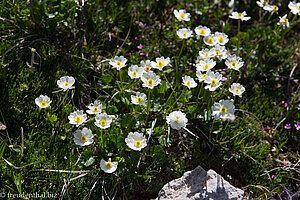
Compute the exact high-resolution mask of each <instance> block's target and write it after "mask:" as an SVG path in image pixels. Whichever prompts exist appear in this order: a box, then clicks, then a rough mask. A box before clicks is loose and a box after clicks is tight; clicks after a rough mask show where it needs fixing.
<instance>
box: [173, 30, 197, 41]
mask: <svg viewBox="0 0 300 200" xmlns="http://www.w3.org/2000/svg"><path fill="white" fill-rule="evenodd" d="M176 33H177V35H178V37H179V38H180V39H187V38H189V37H192V36H193V35H192V34H193V31H192V30H190V29H187V28H181V29H178V30H177V31H176Z"/></svg>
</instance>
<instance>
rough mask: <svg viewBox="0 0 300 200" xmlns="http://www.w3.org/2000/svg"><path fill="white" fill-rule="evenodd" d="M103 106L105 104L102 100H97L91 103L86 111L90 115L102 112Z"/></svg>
mask: <svg viewBox="0 0 300 200" xmlns="http://www.w3.org/2000/svg"><path fill="white" fill-rule="evenodd" d="M102 107H103V105H102V104H101V103H100V101H98V100H96V101H95V102H94V103H91V104H90V105H89V106H88V109H89V110H87V111H86V112H87V113H88V114H90V115H95V114H98V113H101V111H102Z"/></svg>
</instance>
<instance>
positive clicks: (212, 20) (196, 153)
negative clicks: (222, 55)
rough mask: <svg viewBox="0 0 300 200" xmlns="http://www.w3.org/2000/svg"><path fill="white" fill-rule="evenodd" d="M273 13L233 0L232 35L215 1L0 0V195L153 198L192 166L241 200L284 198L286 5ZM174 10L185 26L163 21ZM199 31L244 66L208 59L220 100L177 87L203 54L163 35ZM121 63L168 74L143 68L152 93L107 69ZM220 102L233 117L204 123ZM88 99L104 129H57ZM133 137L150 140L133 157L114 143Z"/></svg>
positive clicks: (295, 143)
mask: <svg viewBox="0 0 300 200" xmlns="http://www.w3.org/2000/svg"><path fill="white" fill-rule="evenodd" d="M274 3H275V4H276V3H278V5H279V7H280V8H279V11H278V14H277V13H274V14H273V15H271V14H270V13H268V12H267V11H264V10H262V9H260V8H259V7H258V6H257V5H256V3H255V1H250V0H249V1H245V2H236V4H235V9H234V10H238V11H243V10H246V11H247V14H248V15H249V16H251V20H249V21H245V22H244V21H242V22H241V24H240V25H241V27H240V33H239V34H237V33H238V22H237V20H233V19H230V18H228V16H229V15H230V13H231V12H232V9H231V8H229V7H228V4H227V3H226V1H219V2H218V3H213V2H212V1H204V0H203V1H196V2H194V1H177V2H176V1H175V2H173V1H168V0H166V1H156V2H152V1H130V2H125V1H124V2H123V1H112V0H111V1H100V0H96V1H89V2H88V4H86V5H84V6H79V5H77V4H76V3H75V2H74V1H71V0H68V1H61V2H57V1H50V0H47V1H42V2H37V1H19V0H16V1H14V2H10V1H4V2H2V3H1V8H0V10H1V13H2V14H1V18H0V19H1V24H0V25H1V26H0V30H1V44H0V55H1V65H0V67H1V70H0V71H1V72H0V78H1V81H0V83H1V88H2V89H1V101H0V108H1V109H0V111H1V118H0V121H1V122H2V123H3V124H4V125H6V127H7V129H4V130H0V137H1V142H0V158H1V162H0V168H1V175H0V176H1V181H0V182H1V183H0V186H1V188H3V190H2V191H1V192H4V193H5V194H6V195H8V194H22V193H23V192H24V193H25V194H33V193H35V192H37V193H39V194H42V193H43V192H46V193H47V192H48V193H49V194H56V195H57V196H60V197H61V198H66V199H98V198H104V199H114V198H115V199H154V198H156V197H157V194H158V192H159V190H160V189H161V188H162V187H163V185H164V184H166V183H167V182H168V181H170V180H173V179H175V178H178V177H180V176H182V175H183V173H184V172H185V171H188V170H192V169H194V168H195V167H197V166H198V165H201V166H202V167H203V168H204V169H206V170H208V169H214V170H215V171H216V172H217V173H219V174H221V175H222V176H223V177H224V178H225V179H226V180H228V181H229V182H230V183H232V184H233V185H234V186H236V187H239V188H242V189H243V190H244V191H245V196H246V197H247V198H249V199H270V198H271V196H270V194H271V192H280V191H281V187H280V185H279V184H284V185H285V186H286V187H287V188H288V189H290V190H291V191H292V192H297V190H299V189H298V188H299V186H300V180H299V173H300V172H299V167H298V166H299V130H296V127H295V126H294V125H295V124H299V119H300V118H299V112H297V111H298V110H299V83H298V77H297V74H299V73H298V72H299V70H298V69H297V62H298V57H299V50H298V46H299V42H298V40H297V39H298V38H299V33H298V31H297V30H298V29H299V23H298V22H299V17H298V16H295V15H293V14H291V13H290V10H289V9H288V6H287V4H288V3H287V2H282V3H281V5H280V4H279V3H280V2H274ZM174 9H186V10H187V12H189V13H191V20H190V21H188V22H180V21H178V20H176V18H175V16H174V14H173V11H174ZM199 12H201V13H202V14H197V13H199ZM286 13H288V19H289V21H290V28H287V29H282V27H280V26H279V25H277V22H278V21H279V18H278V16H283V15H284V14H286ZM198 25H204V26H207V27H209V28H210V29H211V30H212V32H216V31H219V32H224V33H226V34H227V35H228V37H229V42H228V43H227V44H226V48H227V50H228V52H230V53H231V54H237V53H238V52H239V56H240V57H241V58H242V59H243V61H244V62H245V64H244V66H243V67H242V68H241V70H240V71H234V70H231V71H230V70H229V69H228V68H227V67H226V65H225V64H224V60H223V61H219V60H218V59H216V61H217V65H216V67H215V68H214V71H218V72H220V73H221V74H223V76H226V77H227V80H228V81H226V82H225V83H226V84H225V83H224V84H223V85H224V86H223V87H222V86H221V87H222V90H221V89H218V90H216V91H214V92H210V91H208V90H206V89H204V87H205V84H202V86H201V83H199V82H198V81H197V82H198V86H197V87H196V88H192V89H188V88H186V87H185V86H183V85H182V83H181V81H182V78H181V77H183V76H184V75H189V76H191V77H193V78H196V73H195V72H196V70H195V69H196V67H195V62H196V59H197V56H198V52H199V51H200V50H201V49H204V48H207V45H205V44H204V43H203V42H202V39H197V38H196V37H193V38H190V39H187V40H182V39H179V38H178V37H177V35H176V30H178V29H179V28H182V27H187V28H190V29H194V28H195V27H196V26H198ZM140 44H142V45H143V48H142V49H141V48H137V47H138V46H140ZM121 55H122V56H124V57H125V58H127V59H128V61H127V67H129V66H130V65H135V64H136V65H139V64H140V61H141V60H151V61H154V60H155V58H158V57H161V56H164V57H165V58H166V57H169V58H170V60H171V63H170V64H171V66H167V67H165V68H164V69H163V71H160V70H155V69H153V71H154V72H155V73H156V74H157V75H159V76H160V79H161V84H160V85H158V86H156V87H154V88H153V89H147V88H145V87H142V82H141V81H140V80H133V79H130V77H129V76H128V74H127V67H125V68H122V69H121V70H120V71H118V70H116V69H113V68H112V67H111V66H110V65H109V64H108V61H107V59H112V58H113V57H114V56H121ZM66 75H68V76H73V77H74V78H75V89H72V90H68V91H65V92H63V91H58V90H59V88H58V86H57V83H56V81H57V80H58V79H59V78H60V77H62V76H66ZM230 78H231V79H230ZM234 82H238V83H241V84H242V85H243V86H244V87H245V88H246V91H245V93H244V94H243V96H242V97H241V98H240V97H237V96H236V97H233V96H232V94H231V93H230V92H229V91H228V88H229V86H230V84H232V83H234ZM229 83H230V84H229ZM137 91H139V92H143V93H145V94H146V95H147V97H148V104H147V106H139V105H133V104H132V103H131V95H132V94H134V92H137ZM41 94H43V95H48V96H49V97H50V98H51V100H52V103H51V108H49V109H38V106H37V105H36V104H35V98H37V97H38V96H39V95H41ZM227 98H232V99H234V105H235V108H236V110H235V117H236V118H235V120H234V121H233V122H228V121H222V120H214V118H213V116H212V112H211V109H212V106H213V105H214V103H215V102H219V100H221V99H227ZM95 100H99V101H100V102H101V103H103V104H104V105H105V108H104V109H103V112H106V113H107V114H109V115H115V116H116V119H115V120H113V122H112V124H111V126H110V127H109V128H108V129H103V130H100V128H98V127H96V126H95V125H94V122H95V119H94V118H93V117H90V119H91V120H90V121H88V122H87V123H86V124H85V125H84V126H80V127H76V126H74V125H71V124H70V123H69V120H68V116H69V114H70V113H71V112H74V111H75V110H87V105H89V104H90V103H92V102H94V101H95ZM282 101H284V102H282ZM274 102H275V103H274ZM285 103H287V104H285ZM275 104H276V105H275ZM175 110H180V111H182V112H184V113H185V114H186V115H187V118H188V125H187V128H188V130H190V131H191V132H192V133H193V134H194V135H195V136H193V135H192V134H190V133H189V132H187V131H186V130H184V129H180V130H179V131H178V130H175V129H172V128H168V124H167V123H166V116H168V115H169V114H170V113H171V112H172V111H175ZM286 124H291V128H290V129H286V128H285V127H286ZM83 127H88V128H90V129H91V130H92V133H93V135H94V143H93V144H91V145H89V146H84V147H81V146H78V145H76V144H75V143H74V141H73V135H74V133H75V132H76V130H77V129H82V128H83ZM134 131H138V132H141V133H144V134H145V135H146V138H147V139H148V138H149V140H148V142H147V147H146V148H145V149H143V150H142V151H140V152H139V151H133V150H131V149H130V148H128V146H127V145H126V143H125V138H126V137H127V135H128V133H129V132H134ZM108 158H112V160H113V161H117V162H118V168H117V171H116V172H114V173H113V174H106V173H104V172H103V171H102V170H101V169H100V160H101V159H104V160H108ZM12 198H13V197H12Z"/></svg>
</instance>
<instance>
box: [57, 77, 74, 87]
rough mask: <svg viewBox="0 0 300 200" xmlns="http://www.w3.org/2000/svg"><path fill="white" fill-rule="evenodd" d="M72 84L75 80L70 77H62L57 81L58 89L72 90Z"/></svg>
mask: <svg viewBox="0 0 300 200" xmlns="http://www.w3.org/2000/svg"><path fill="white" fill-rule="evenodd" d="M74 83H75V79H74V77H72V76H63V77H61V78H60V79H59V80H57V85H58V87H59V88H62V89H64V90H67V89H72V88H74V87H72V86H73V84H74Z"/></svg>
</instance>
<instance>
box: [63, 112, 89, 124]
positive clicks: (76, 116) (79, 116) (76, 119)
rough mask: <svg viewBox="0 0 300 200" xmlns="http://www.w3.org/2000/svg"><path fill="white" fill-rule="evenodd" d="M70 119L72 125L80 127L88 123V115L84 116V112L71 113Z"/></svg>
mask: <svg viewBox="0 0 300 200" xmlns="http://www.w3.org/2000/svg"><path fill="white" fill-rule="evenodd" d="M68 119H69V120H70V124H75V125H76V126H77V127H78V126H79V125H81V124H83V123H84V122H85V121H86V119H87V115H86V114H83V110H77V111H75V112H72V113H70V115H69V116H68Z"/></svg>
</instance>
